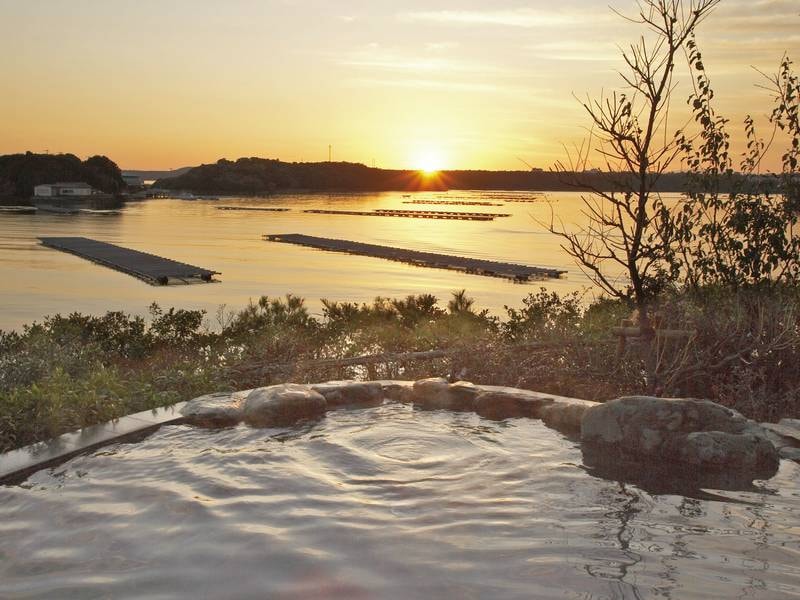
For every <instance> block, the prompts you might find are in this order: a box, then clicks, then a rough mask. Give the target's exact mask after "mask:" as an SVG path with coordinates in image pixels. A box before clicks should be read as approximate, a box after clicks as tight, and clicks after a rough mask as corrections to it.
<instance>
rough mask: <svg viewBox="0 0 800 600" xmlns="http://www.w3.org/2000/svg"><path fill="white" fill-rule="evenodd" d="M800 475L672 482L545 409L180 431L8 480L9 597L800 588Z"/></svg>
mask: <svg viewBox="0 0 800 600" xmlns="http://www.w3.org/2000/svg"><path fill="white" fill-rule="evenodd" d="M798 483H800V467H798V466H797V465H796V464H794V463H788V462H784V463H783V464H782V466H781V469H780V472H779V473H778V475H777V476H776V477H774V478H773V479H771V480H770V481H768V482H761V483H758V484H757V485H756V486H755V487H754V488H753V490H751V491H747V492H721V491H710V490H706V491H704V492H703V493H702V494H698V495H697V496H696V497H685V496H681V495H669V494H662V495H654V494H651V493H648V492H647V491H645V490H643V489H640V488H638V487H636V486H634V485H631V484H620V483H617V482H612V481H607V480H604V479H598V478H595V477H592V476H591V475H589V474H588V473H587V472H586V471H585V470H584V469H583V467H582V457H581V452H580V449H579V447H578V446H577V444H576V443H574V442H572V441H570V440H568V439H566V438H564V437H563V436H561V435H560V434H558V433H556V432H554V431H551V430H549V429H547V428H546V427H544V426H543V425H542V424H541V422H539V421H530V420H522V419H520V420H509V421H505V422H502V423H496V422H491V421H487V420H484V419H482V418H480V417H478V416H477V415H474V414H452V413H444V412H420V411H415V410H414V409H412V408H411V407H409V406H404V405H394V404H387V405H384V406H382V407H378V408H371V409H363V410H339V411H334V412H330V413H328V415H327V417H326V418H325V419H324V420H323V421H320V422H319V423H315V424H309V425H306V426H305V427H300V428H296V429H266V430H258V429H250V428H248V427H246V426H239V427H236V428H233V429H224V430H218V431H207V430H199V429H193V428H190V427H188V426H171V427H164V428H162V429H161V430H160V431H158V432H157V433H155V434H153V435H152V436H151V437H149V438H148V439H146V440H145V441H143V442H140V443H135V444H121V445H115V446H110V447H107V448H104V449H102V450H100V451H98V452H96V453H94V454H92V455H87V456H83V457H79V458H76V459H74V460H72V461H71V462H69V463H67V464H65V465H62V466H61V467H58V468H56V469H53V470H48V471H41V472H39V473H37V474H35V475H34V476H32V477H31V478H30V479H29V480H28V481H27V482H26V483H25V484H23V486H22V487H15V488H0V597H2V598H59V599H62V598H63V599H66V598H148V599H154V598H155V599H158V598H176V597H179V598H215V599H217V598H397V599H407V598H492V599H494V598H574V599H582V600H588V599H601V598H608V599H611V598H615V599H616V598H624V599H628V598H675V599H684V598H713V599H719V598H775V599H778V598H791V597H800V489H799V488H800V486H798Z"/></svg>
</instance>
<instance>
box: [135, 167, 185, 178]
mask: <svg viewBox="0 0 800 600" xmlns="http://www.w3.org/2000/svg"><path fill="white" fill-rule="evenodd" d="M193 168H194V167H181V168H180V169H172V170H171V171H139V170H136V169H122V172H123V173H125V174H126V175H136V176H137V177H141V178H142V179H143V180H145V181H151V180H152V181H155V180H156V179H166V178H168V177H178V176H179V175H183V174H184V173H186V172H188V171H191V170H192V169H193Z"/></svg>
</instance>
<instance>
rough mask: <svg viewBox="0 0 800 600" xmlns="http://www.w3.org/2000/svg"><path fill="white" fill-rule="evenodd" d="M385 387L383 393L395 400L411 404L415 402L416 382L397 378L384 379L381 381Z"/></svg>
mask: <svg viewBox="0 0 800 600" xmlns="http://www.w3.org/2000/svg"><path fill="white" fill-rule="evenodd" d="M378 383H380V384H381V387H382V388H383V395H384V397H386V398H389V399H390V400H394V401H395V402H401V403H403V404H411V403H412V402H414V382H413V381H404V380H396V379H384V380H381V381H379V382H378Z"/></svg>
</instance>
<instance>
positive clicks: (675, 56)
mask: <svg viewBox="0 0 800 600" xmlns="http://www.w3.org/2000/svg"><path fill="white" fill-rule="evenodd" d="M719 2H720V0H639V1H638V9H639V10H638V15H637V16H635V17H623V18H625V19H627V20H628V21H630V22H633V23H637V24H640V25H642V26H644V27H645V28H646V29H647V30H648V34H647V35H643V36H642V37H641V38H640V39H639V40H638V41H637V42H636V43H634V44H631V45H630V47H629V48H628V49H627V50H623V51H622V57H623V59H624V62H625V66H626V69H625V70H624V71H623V72H620V77H621V78H622V82H623V84H624V89H623V90H622V91H619V92H613V93H612V94H611V95H610V96H605V95H604V96H601V97H600V98H599V99H595V100H591V99H589V100H586V101H585V102H582V105H583V106H584V108H585V109H586V111H587V112H588V114H589V117H590V118H591V133H590V139H589V141H588V143H585V144H584V145H583V146H581V148H580V149H579V150H578V152H577V155H575V156H572V157H570V158H569V159H568V164H564V163H560V164H559V165H557V169H559V170H561V171H562V172H564V173H570V174H574V175H571V177H572V176H574V184H575V185H576V186H577V187H581V188H584V189H588V190H589V193H588V194H586V195H585V196H583V197H582V200H583V205H584V206H583V213H584V215H585V216H586V217H587V219H588V225H586V226H584V227H583V228H582V229H581V230H579V231H577V232H570V231H567V229H566V228H565V226H564V225H563V224H560V225H559V226H556V225H555V222H554V221H553V220H551V223H550V226H549V229H550V231H551V232H552V233H555V234H557V235H559V236H561V238H562V239H563V240H564V242H563V244H562V247H563V248H564V249H565V250H566V251H567V252H568V253H569V254H570V255H571V256H572V257H573V258H574V259H575V260H576V261H577V263H578V265H579V266H580V268H581V269H582V270H583V271H584V272H585V273H586V274H587V275H588V276H589V277H590V279H592V280H593V282H594V283H595V284H597V285H598V286H599V287H600V288H602V289H603V290H605V291H606V292H607V293H609V294H610V295H611V296H613V297H616V298H620V299H630V300H632V301H634V302H635V304H636V306H637V309H638V312H639V325H640V327H641V330H642V332H643V333H645V334H647V333H648V332H650V331H651V328H650V318H649V312H648V303H649V300H650V299H651V298H652V297H653V295H654V294H656V293H657V292H658V291H659V289H661V288H662V287H663V286H664V285H665V284H666V283H668V282H670V281H674V280H675V279H676V278H677V277H678V273H679V270H680V264H679V262H678V260H677V258H676V255H675V251H674V242H675V239H674V238H675V232H674V231H673V228H672V225H671V224H672V219H671V218H670V214H669V209H668V207H667V206H666V205H665V204H664V202H663V200H662V198H661V196H660V195H659V194H658V193H657V192H655V186H656V183H657V182H658V180H659V178H660V177H661V176H662V175H663V174H664V173H665V172H666V171H667V170H668V169H669V168H670V166H671V165H672V164H673V162H675V160H676V159H677V158H678V157H679V155H680V153H681V143H680V141H681V139H682V136H681V132H680V131H679V132H678V133H675V131H674V130H672V131H671V130H670V124H669V116H670V101H671V98H672V92H673V90H674V75H675V69H676V65H677V64H678V62H679V60H681V59H682V58H683V56H684V52H685V46H686V43H687V41H688V40H690V39H691V36H692V34H693V32H694V31H695V30H696V29H697V26H698V25H699V24H700V23H701V22H702V21H703V20H704V19H705V18H706V17H707V16H708V14H709V13H710V12H711V11H712V10H713V9H714V8H715V7H716V5H717V4H718V3H719ZM684 139H685V138H684ZM593 151H596V152H598V153H599V155H600V156H601V157H602V160H603V162H604V166H605V169H604V170H605V171H606V172H607V176H606V177H602V178H599V179H598V178H597V177H592V178H588V177H582V175H581V172H582V171H584V170H585V169H586V165H587V162H588V157H589V155H590V154H591V152H593ZM598 181H600V183H598ZM609 266H611V267H612V268H614V269H616V270H620V271H622V272H624V273H625V277H624V280H620V279H619V278H615V277H613V276H612V275H610V274H609V273H610V271H609V270H608V267H609Z"/></svg>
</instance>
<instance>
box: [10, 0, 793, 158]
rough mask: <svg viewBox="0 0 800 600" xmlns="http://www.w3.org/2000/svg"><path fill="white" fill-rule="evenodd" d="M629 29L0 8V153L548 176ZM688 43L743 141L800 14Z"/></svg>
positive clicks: (423, 0)
mask: <svg viewBox="0 0 800 600" xmlns="http://www.w3.org/2000/svg"><path fill="white" fill-rule="evenodd" d="M611 4H612V5H613V6H614V7H615V8H618V9H620V10H621V11H623V12H630V11H631V10H632V8H633V6H634V4H633V2H631V1H630V0H612V2H611ZM637 33H638V30H637V29H636V28H635V27H632V26H631V25H629V24H626V23H625V22H623V21H622V20H621V19H620V18H619V17H618V16H616V15H614V14H613V13H612V12H611V10H610V9H609V8H608V2H607V1H606V0H561V1H560V2H552V1H547V2H545V1H544V0H527V1H521V0H493V1H491V2H489V1H487V0H482V1H477V0H461V1H455V0H452V1H440V2H436V1H432V0H410V1H405V2H397V1H391V2H390V1H387V0H369V1H367V0H337V1H335V2H331V1H330V0H226V1H225V2H219V1H209V0H170V1H169V2H164V1H163V0H158V1H156V0H135V1H134V0H102V1H101V0H0V52H2V56H3V66H2V78H0V115H2V118H0V153H3V154H4V153H11V152H20V151H25V150H31V151H34V152H44V151H45V150H49V151H50V152H72V153H75V154H78V155H79V156H82V157H84V156H87V155H90V154H97V153H100V154H106V155H108V156H109V157H111V158H112V159H113V160H115V161H116V162H117V163H118V164H119V165H120V166H121V167H123V168H129V169H134V168H139V169H169V168H176V167H181V166H187V165H195V164H199V163H202V162H213V161H216V160H217V159H218V158H220V157H226V158H237V157H239V156H263V157H270V158H280V159H282V160H288V161H299V160H305V161H319V160H326V159H327V153H328V144H332V145H333V147H334V159H335V160H348V161H357V162H363V163H366V164H372V162H373V160H374V161H375V164H376V165H377V166H379V167H392V168H394V167H397V168H403V167H411V168H420V167H423V166H431V165H432V166H435V167H437V168H488V169H519V168H523V169H524V168H525V166H524V164H522V162H521V161H520V160H519V159H518V157H521V158H523V159H524V160H526V161H528V162H529V163H531V164H533V165H536V166H540V167H544V168H547V167H548V166H550V165H551V164H552V163H553V161H555V160H557V159H560V158H562V157H563V155H564V150H563V148H562V144H567V145H569V144H571V143H573V142H575V141H576V140H579V139H580V138H581V136H582V135H583V127H585V126H586V125H587V124H588V120H587V118H586V116H585V115H584V114H583V113H582V109H581V108H580V106H579V105H578V103H577V102H576V101H575V99H574V98H573V97H572V94H573V92H574V93H576V94H578V95H583V96H585V94H586V93H590V94H591V95H597V94H598V93H599V92H600V91H601V89H603V88H605V89H606V90H609V89H613V88H614V87H616V86H618V81H619V80H618V78H617V76H616V75H615V71H616V70H617V69H619V68H620V67H621V60H620V58H619V52H618V50H617V45H618V44H625V43H628V42H630V41H632V40H633V39H634V38H635V37H636V35H637ZM699 41H700V44H701V47H702V48H703V52H704V55H705V59H706V60H705V63H706V66H707V67H708V70H709V73H710V75H711V77H712V83H713V85H714V87H715V89H716V90H717V95H718V98H719V103H718V108H719V109H720V110H721V111H722V112H724V113H725V114H726V115H727V116H728V117H730V118H731V119H732V121H733V123H734V124H736V125H737V127H736V129H737V130H738V129H739V127H738V124H739V123H740V122H741V120H742V118H743V117H744V116H745V115H746V114H747V113H749V112H752V113H753V114H754V115H765V114H766V113H767V112H768V111H769V106H770V102H769V101H770V99H769V95H768V94H767V92H765V91H763V90H759V89H758V88H756V87H755V84H757V83H759V82H760V76H759V75H758V74H757V73H756V72H755V71H754V70H753V69H751V65H752V66H756V67H758V68H760V69H762V70H765V71H767V72H773V71H775V70H776V68H777V65H778V63H779V61H780V58H781V56H782V54H783V53H784V51H788V52H789V54H790V56H791V55H793V56H794V57H795V59H796V60H797V61H800V2H798V0H723V2H722V4H721V5H720V7H719V8H718V9H717V10H716V12H715V13H714V14H713V15H712V16H711V17H710V18H709V20H708V21H706V22H705V23H704V25H703V26H702V29H701V32H700V35H699ZM687 91H688V88H681V89H680V90H679V93H678V97H677V98H676V105H677V106H679V108H680V110H681V111H685V108H684V107H685V102H684V98H685V95H686V92H687ZM676 114H677V113H676ZM679 117H680V115H678V116H677V117H676V121H675V123H676V125H677V124H678V119H679Z"/></svg>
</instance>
